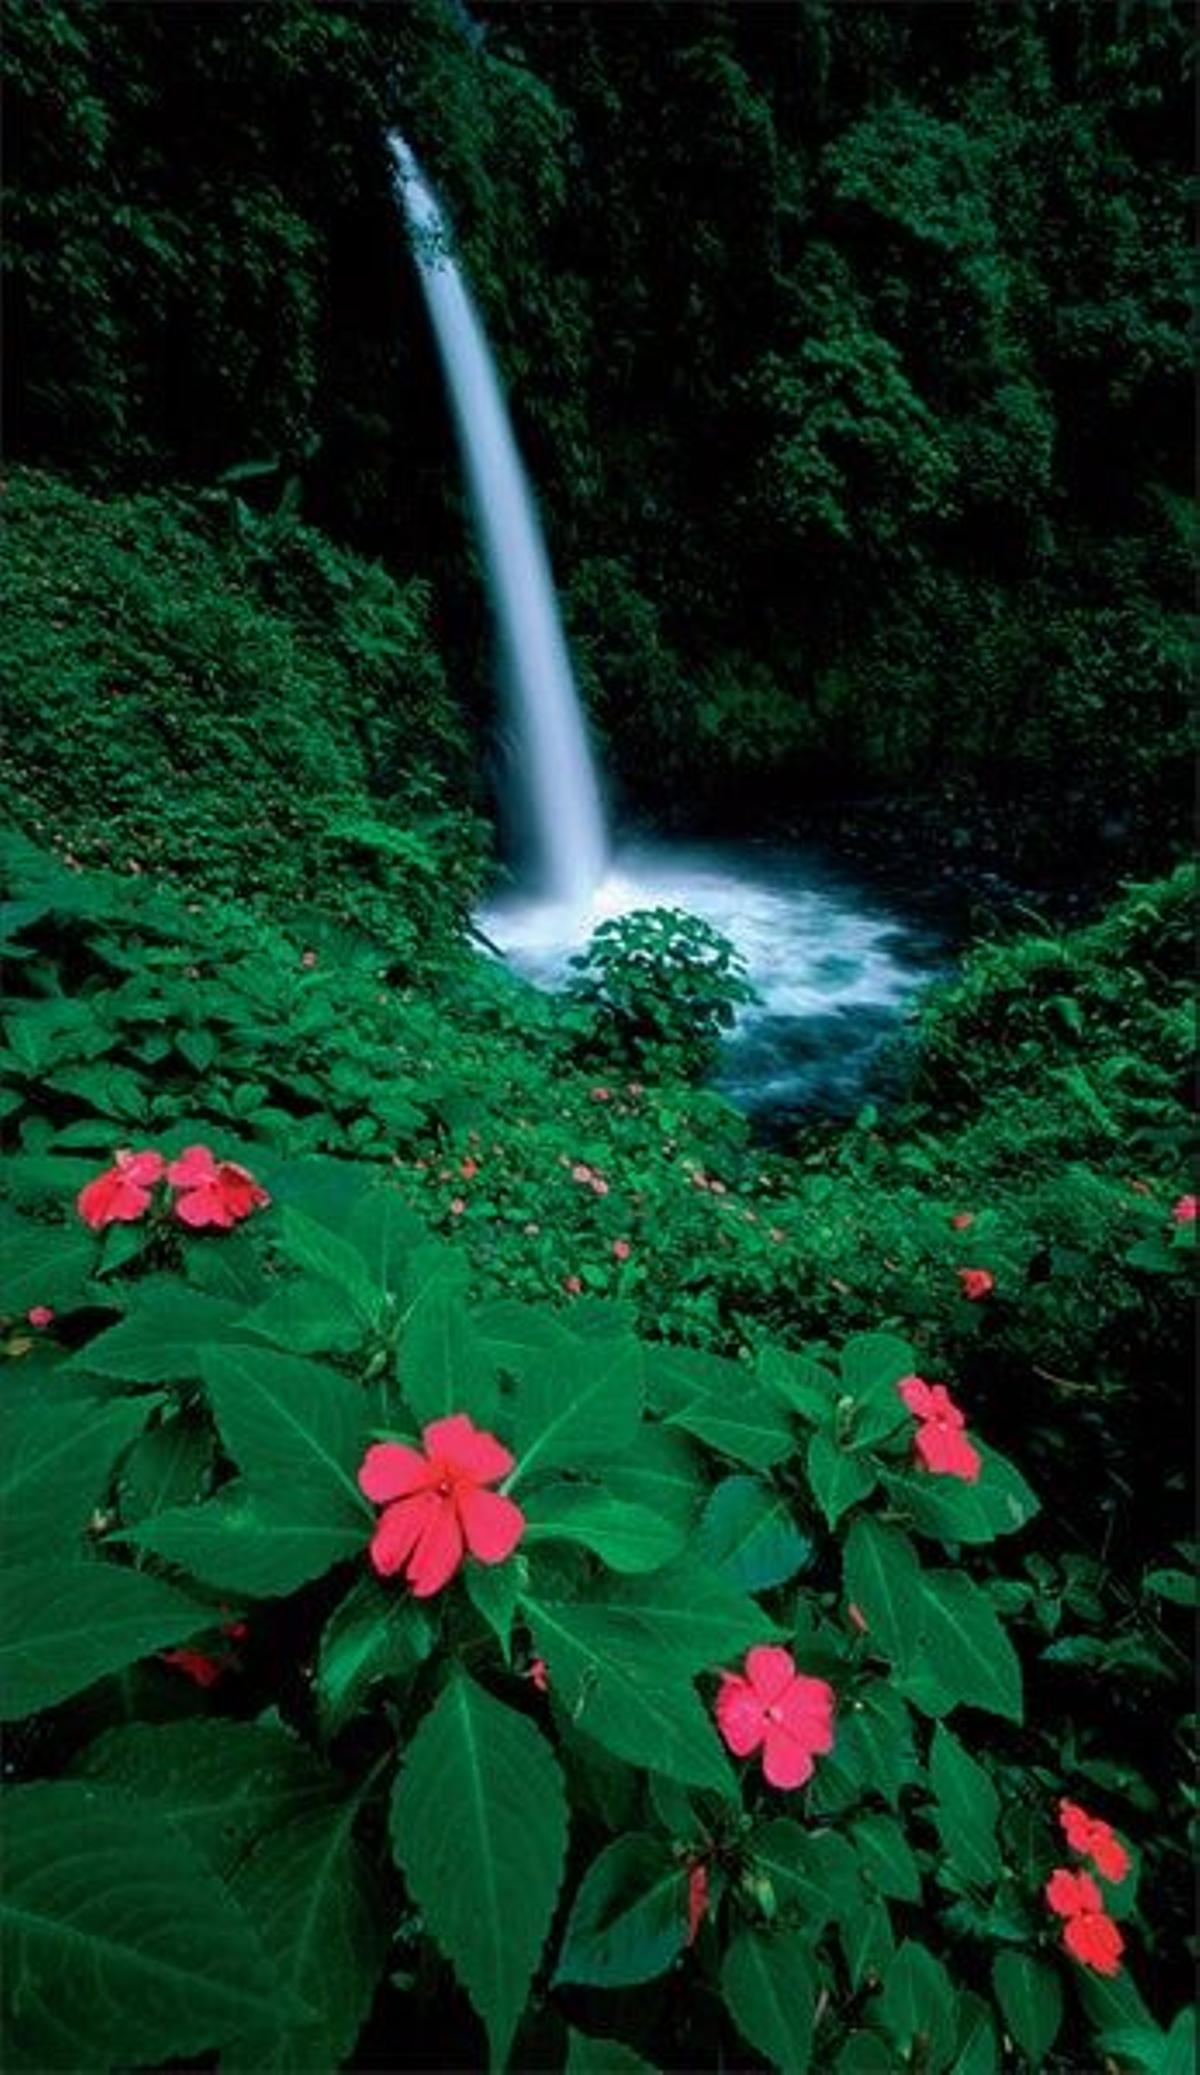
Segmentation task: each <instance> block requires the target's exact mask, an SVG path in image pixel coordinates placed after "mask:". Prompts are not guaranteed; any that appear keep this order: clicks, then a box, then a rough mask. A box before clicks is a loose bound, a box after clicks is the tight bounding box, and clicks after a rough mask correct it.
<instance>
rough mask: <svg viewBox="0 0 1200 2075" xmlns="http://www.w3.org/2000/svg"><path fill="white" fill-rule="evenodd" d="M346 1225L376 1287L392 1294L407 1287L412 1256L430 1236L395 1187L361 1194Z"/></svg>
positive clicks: (344, 1228)
mask: <svg viewBox="0 0 1200 2075" xmlns="http://www.w3.org/2000/svg"><path fill="white" fill-rule="evenodd" d="M342 1229H343V1230H344V1231H345V1235H346V1238H347V1239H348V1240H349V1242H350V1244H351V1246H353V1247H354V1248H355V1249H356V1251H357V1252H358V1254H359V1255H360V1257H361V1258H362V1260H363V1261H364V1262H365V1264H366V1269H367V1273H368V1275H369V1276H370V1279H371V1281H372V1283H373V1284H374V1285H375V1288H376V1289H377V1290H379V1291H380V1292H381V1293H382V1294H383V1295H384V1296H391V1297H395V1296H398V1295H399V1294H400V1292H401V1291H402V1290H403V1288H404V1285H405V1281H406V1279H407V1277H408V1273H409V1260H410V1257H411V1256H412V1255H413V1254H414V1253H415V1252H416V1250H417V1248H418V1247H420V1246H422V1245H424V1244H425V1243H427V1241H428V1238H429V1234H428V1231H427V1230H426V1227H425V1226H424V1225H423V1224H422V1222H421V1220H420V1218H419V1217H418V1216H417V1215H416V1212H415V1211H412V1210H410V1209H409V1208H408V1205H407V1204H406V1203H405V1202H404V1200H403V1198H402V1197H400V1196H399V1195H398V1194H397V1193H396V1191H395V1189H392V1188H386V1187H385V1188H373V1189H370V1190H368V1191H367V1193H366V1194H365V1195H363V1196H361V1197H360V1198H359V1200H358V1201H357V1202H356V1203H355V1205H354V1207H353V1209H352V1210H351V1212H350V1215H349V1218H348V1219H347V1221H346V1223H345V1226H344V1227H343V1228H342Z"/></svg>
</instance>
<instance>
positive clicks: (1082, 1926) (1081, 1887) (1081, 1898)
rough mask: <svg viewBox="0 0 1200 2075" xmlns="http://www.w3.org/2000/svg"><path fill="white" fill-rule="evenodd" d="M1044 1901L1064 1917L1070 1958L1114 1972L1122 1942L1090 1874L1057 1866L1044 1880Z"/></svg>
mask: <svg viewBox="0 0 1200 2075" xmlns="http://www.w3.org/2000/svg"><path fill="white" fill-rule="evenodd" d="M1046 1900H1047V1902H1048V1903H1049V1904H1050V1907H1051V1909H1052V1910H1053V1911H1054V1913H1055V1915H1056V1916H1060V1917H1064V1918H1065V1919H1066V1921H1065V1923H1064V1925H1063V1944H1064V1945H1065V1946H1066V1948H1067V1951H1068V1952H1069V1953H1070V1954H1071V1957H1072V1958H1073V1959H1076V1960H1079V1961H1080V1962H1081V1963H1082V1965H1083V1966H1085V1967H1091V1968H1093V1969H1094V1970H1095V1972H1096V1973H1097V1974H1115V1973H1116V1972H1117V1970H1118V1968H1119V1966H1120V1964H1121V1954H1122V1953H1123V1952H1124V1950H1125V1941H1124V1939H1123V1938H1122V1936H1121V1933H1120V1932H1119V1931H1118V1929H1117V1927H1116V1925H1115V1924H1114V1922H1113V1920H1112V1918H1111V1917H1110V1916H1106V1915H1105V1913H1104V1902H1103V1899H1102V1897H1101V1894H1100V1890H1099V1888H1098V1887H1097V1886H1096V1883H1095V1881H1094V1880H1093V1879H1092V1877H1091V1875H1090V1873H1072V1872H1071V1871H1070V1870H1069V1868H1067V1867H1066V1866H1056V1867H1055V1869H1054V1872H1053V1873H1052V1874H1051V1876H1050V1878H1049V1880H1048V1881H1047V1882H1046Z"/></svg>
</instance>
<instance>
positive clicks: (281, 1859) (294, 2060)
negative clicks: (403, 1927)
mask: <svg viewBox="0 0 1200 2075" xmlns="http://www.w3.org/2000/svg"><path fill="white" fill-rule="evenodd" d="M360 1800H361V1797H360V1796H358V1795H353V1796H351V1797H350V1798H349V1799H344V1800H342V1801H341V1802H338V1803H334V1804H332V1805H330V1806H327V1807H324V1808H316V1809H312V1810H309V1811H307V1812H306V1813H303V1814H299V1815H294V1816H292V1817H291V1818H290V1819H289V1820H288V1821H287V1822H284V1823H280V1824H277V1825H274V1826H272V1828H271V1829H270V1831H268V1832H267V1833H266V1834H265V1835H264V1836H262V1837H260V1838H259V1840H258V1842H257V1843H256V1844H255V1846H254V1848H253V1850H252V1851H251V1852H250V1853H249V1855H248V1856H247V1857H246V1858H245V1859H244V1860H243V1861H242V1863H241V1865H240V1866H239V1867H238V1868H237V1870H236V1872H235V1873H234V1875H233V1878H232V1881H231V1883H230V1886H231V1889H232V1893H233V1896H234V1899H235V1900H236V1901H237V1902H238V1903H239V1904H240V1905H241V1907H242V1909H244V1910H245V1912H246V1915H247V1917H248V1918H249V1919H250V1921H251V1922H252V1923H253V1925H254V1927H255V1930H256V1931H257V1933H258V1936H259V1939H260V1940H261V1942H262V1944H263V1946H264V1948H265V1950H266V1951H267V1953H268V1954H269V1955H270V1957H271V1959H272V1961H273V1962H274V1965H275V1968H276V1970H277V1978H278V1980H279V1981H280V1983H281V1984H282V1986H283V1989H284V1991H285V1996H286V1999H287V2001H288V2002H290V2003H292V2004H293V2005H295V2006H297V2007H300V2006H302V2007H304V2008H306V2009H308V2010H309V2011H311V2012H313V2013H314V2014H313V2016H312V2017H310V2018H307V2019H299V2020H296V2019H293V2020H292V2022H291V2023H288V2022H287V2021H286V2018H284V2020H283V2021H282V2022H281V2021H280V2020H279V2019H276V2021H275V2022H274V2023H273V2024H271V2025H259V2026H255V2027H253V2028H252V2029H250V2030H248V2031H247V2033H246V2034H245V2036H244V2037H243V2038H242V2039H241V2040H239V2042H238V2044H237V2046H236V2047H235V2048H234V2049H233V2050H232V2051H231V2052H230V2054H229V2056H228V2059H229V2063H230V2065H231V2066H232V2067H236V2068H238V2069H241V2068H247V2069H249V2068H274V2069H280V2070H283V2069H287V2070H297V2069H309V2068H338V2067H341V2066H342V2065H343V2064H344V2063H346V2062H347V2061H348V2060H349V2058H350V2055H351V2054H352V2053H353V2050H354V2045H355V2042H356V2040H357V2038H358V2035H359V2033H360V2031H361V2030H362V2027H363V2024H364V2022H365V2020H366V2016H367V2012H368V2011H369V2009H370V2006H371V2001H372V1998H373V1996H374V1994H375V1989H376V1986H377V1984H378V1981H379V1977H380V1974H381V1973H382V1971H383V1964H384V1960H385V1958H386V1956H387V1949H388V1938H389V1931H388V1920H387V1906H386V1898H385V1897H384V1894H383V1892H382V1889H381V1886H380V1883H379V1880H378V1877H377V1875H376V1873H375V1871H374V1868H373V1866H372V1864H371V1861H370V1859H369V1858H368V1856H367V1854H366V1852H365V1851H364V1850H363V1848H362V1846H361V1845H360V1844H359V1843H358V1841H357V1839H356V1838H355V1836H354V1820H355V1817H356V1815H357V1813H358V1809H359V1805H360ZM284 2007H285V2009H286V2003H285V2006H284Z"/></svg>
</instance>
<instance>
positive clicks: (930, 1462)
mask: <svg viewBox="0 0 1200 2075" xmlns="http://www.w3.org/2000/svg"><path fill="white" fill-rule="evenodd" d="M913 1446H914V1447H915V1449H916V1451H917V1454H918V1455H919V1456H920V1458H921V1461H922V1462H923V1463H924V1465H925V1467H926V1469H928V1470H936V1471H938V1472H939V1473H940V1475H942V1476H943V1477H961V1478H962V1479H963V1481H964V1483H966V1484H974V1483H976V1482H977V1480H978V1477H979V1472H980V1470H981V1469H982V1467H983V1464H982V1461H981V1458H980V1455H979V1450H978V1449H977V1448H976V1447H975V1445H974V1443H973V1442H971V1441H968V1439H967V1437H966V1435H965V1434H960V1433H959V1432H958V1431H957V1429H954V1428H948V1427H942V1426H938V1424H937V1423H936V1421H934V1420H927V1421H926V1422H925V1424H924V1425H923V1426H919V1427H918V1428H917V1431H916V1434H915V1436H914V1437H913Z"/></svg>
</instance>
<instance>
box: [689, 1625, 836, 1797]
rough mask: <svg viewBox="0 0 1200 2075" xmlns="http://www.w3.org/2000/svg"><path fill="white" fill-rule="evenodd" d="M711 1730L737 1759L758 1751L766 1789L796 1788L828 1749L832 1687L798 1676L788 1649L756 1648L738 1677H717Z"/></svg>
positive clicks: (733, 1674) (725, 1674)
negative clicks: (714, 1726) (714, 1727)
mask: <svg viewBox="0 0 1200 2075" xmlns="http://www.w3.org/2000/svg"><path fill="white" fill-rule="evenodd" d="M717 1727H718V1729H719V1730H720V1732H721V1735H722V1736H723V1737H724V1739H725V1742H726V1743H727V1744H728V1746H729V1749H730V1750H731V1751H732V1752H733V1754H734V1756H735V1757H737V1758H747V1757H749V1755H750V1753H751V1751H757V1750H758V1748H759V1746H760V1745H761V1746H762V1750H763V1773H764V1775H765V1777H766V1779H767V1780H768V1782H769V1784H770V1785H771V1786H772V1787H802V1786H803V1785H804V1782H805V1780H809V1779H811V1778H812V1771H813V1757H814V1755H815V1754H817V1753H819V1752H823V1751H832V1749H833V1688H832V1686H827V1685H826V1683H825V1681H824V1679H810V1678H806V1677H805V1675H804V1673H803V1672H798V1671H797V1670H796V1663H795V1659H794V1658H793V1656H792V1654H791V1651H790V1650H782V1649H779V1648H778V1647H777V1646H776V1645H774V1644H770V1643H767V1644H760V1645H759V1646H758V1648H756V1649H754V1650H750V1651H748V1652H747V1655H746V1671H745V1676H744V1677H743V1675H742V1674H741V1673H740V1672H722V1674H721V1690H720V1692H719V1693H718V1695H717Z"/></svg>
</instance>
